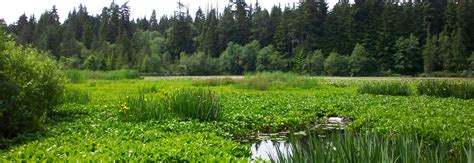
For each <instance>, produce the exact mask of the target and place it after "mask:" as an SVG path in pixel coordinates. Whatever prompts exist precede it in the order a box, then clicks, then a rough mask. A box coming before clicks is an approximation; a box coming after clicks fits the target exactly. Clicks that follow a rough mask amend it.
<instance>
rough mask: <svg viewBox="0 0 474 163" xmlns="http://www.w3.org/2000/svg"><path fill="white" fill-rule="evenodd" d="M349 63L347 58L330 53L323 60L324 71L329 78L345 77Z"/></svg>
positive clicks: (348, 69)
mask: <svg viewBox="0 0 474 163" xmlns="http://www.w3.org/2000/svg"><path fill="white" fill-rule="evenodd" d="M349 61H350V60H349V57H347V56H341V55H339V54H337V53H336V52H332V53H331V54H330V55H329V56H328V57H327V58H326V60H324V70H325V71H326V74H327V75H330V76H347V75H349V71H350V65H349Z"/></svg>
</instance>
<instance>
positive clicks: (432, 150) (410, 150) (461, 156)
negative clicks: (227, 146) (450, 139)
mask: <svg viewBox="0 0 474 163" xmlns="http://www.w3.org/2000/svg"><path fill="white" fill-rule="evenodd" d="M319 136H320V135H317V134H311V135H310V136H309V138H308V139H304V140H299V139H296V138H293V139H290V143H291V145H289V146H288V147H286V148H285V149H281V148H279V147H278V145H277V146H276V147H275V148H276V149H277V155H276V156H273V157H272V162H469V161H470V160H472V153H473V152H474V151H473V144H472V143H469V144H467V147H465V148H463V149H457V148H456V147H455V146H454V145H453V144H447V143H443V142H440V141H438V142H434V143H428V142H425V141H423V140H421V139H419V138H418V137H417V136H416V135H413V134H409V135H380V134H374V133H366V134H362V135H357V134H350V133H345V134H329V135H327V136H326V137H325V138H321V137H319Z"/></svg>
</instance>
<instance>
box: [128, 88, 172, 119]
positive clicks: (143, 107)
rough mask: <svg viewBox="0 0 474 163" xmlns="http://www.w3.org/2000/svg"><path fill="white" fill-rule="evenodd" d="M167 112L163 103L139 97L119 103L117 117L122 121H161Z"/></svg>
mask: <svg viewBox="0 0 474 163" xmlns="http://www.w3.org/2000/svg"><path fill="white" fill-rule="evenodd" d="M168 116H169V110H168V107H167V105H166V103H164V102H163V101H161V100H160V99H159V98H156V97H153V96H145V95H143V94H142V95H139V96H135V97H126V98H125V99H124V100H121V101H120V106H119V117H120V118H121V119H122V120H124V121H146V120H156V121H161V120H164V119H167V118H168Z"/></svg>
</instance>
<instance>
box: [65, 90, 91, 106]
mask: <svg viewBox="0 0 474 163" xmlns="http://www.w3.org/2000/svg"><path fill="white" fill-rule="evenodd" d="M90 99H91V98H90V95H89V93H87V92H83V91H79V90H76V89H68V90H66V91H64V94H63V97H62V103H63V104H67V103H76V104H87V103H89V101H90Z"/></svg>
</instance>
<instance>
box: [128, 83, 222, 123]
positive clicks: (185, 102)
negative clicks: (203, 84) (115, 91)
mask: <svg viewBox="0 0 474 163" xmlns="http://www.w3.org/2000/svg"><path fill="white" fill-rule="evenodd" d="M220 111H221V105H220V103H219V100H218V97H217V96H216V95H215V93H213V92H212V91H210V90H203V89H195V90H192V89H181V90H177V91H176V92H172V93H167V92H165V93H163V94H161V95H160V96H158V95H145V94H141V95H139V96H134V97H127V98H125V99H124V100H121V101H120V106H119V116H120V118H121V119H122V120H124V121H146V120H158V121H160V120H164V119H167V118H168V117H170V116H173V115H176V116H179V117H182V118H190V119H198V120H201V121H211V120H218V119H219V118H220Z"/></svg>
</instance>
